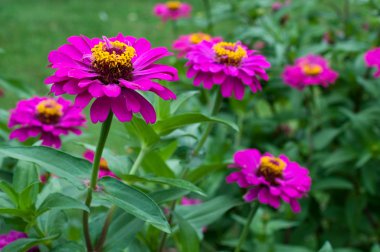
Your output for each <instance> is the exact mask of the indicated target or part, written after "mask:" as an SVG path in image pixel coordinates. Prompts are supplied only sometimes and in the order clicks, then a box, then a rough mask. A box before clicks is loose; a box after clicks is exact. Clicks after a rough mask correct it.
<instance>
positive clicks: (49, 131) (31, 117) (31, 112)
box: [8, 97, 86, 148]
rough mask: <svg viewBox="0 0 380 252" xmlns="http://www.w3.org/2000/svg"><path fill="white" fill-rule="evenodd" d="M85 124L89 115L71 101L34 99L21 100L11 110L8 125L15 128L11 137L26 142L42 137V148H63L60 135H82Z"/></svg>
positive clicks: (60, 98)
mask: <svg viewBox="0 0 380 252" xmlns="http://www.w3.org/2000/svg"><path fill="white" fill-rule="evenodd" d="M85 122H86V118H85V116H84V115H83V114H82V113H81V111H80V110H78V109H77V108H75V107H74V106H73V105H72V103H71V101H69V100H65V99H63V98H62V97H59V98H58V99H54V98H48V97H34V98H31V99H28V100H22V101H19V102H18V103H17V106H16V108H15V109H13V110H11V115H10V119H9V124H8V126H9V127H10V128H12V127H15V129H14V130H13V131H12V132H11V134H10V136H9V138H10V139H13V138H18V139H19V140H20V141H21V142H23V141H25V140H26V139H28V138H30V137H37V136H39V137H40V139H41V140H42V145H46V146H52V147H55V148H60V147H61V139H60V135H67V134H69V133H70V132H72V133H74V134H77V135H80V134H81V133H82V132H81V131H80V130H79V127H83V126H85Z"/></svg>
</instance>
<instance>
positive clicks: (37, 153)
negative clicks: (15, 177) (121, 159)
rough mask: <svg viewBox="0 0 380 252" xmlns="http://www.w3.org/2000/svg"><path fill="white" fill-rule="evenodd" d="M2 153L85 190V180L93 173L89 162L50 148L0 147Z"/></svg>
mask: <svg viewBox="0 0 380 252" xmlns="http://www.w3.org/2000/svg"><path fill="white" fill-rule="evenodd" d="M0 153H1V154H3V155H6V156H9V157H13V158H16V159H20V160H24V161H27V162H33V163H35V164H37V165H39V166H41V167H42V168H44V169H46V170H47V171H49V172H50V173H52V174H54V175H56V176H58V177H61V178H65V179H67V180H68V181H70V182H71V183H73V184H74V185H75V186H77V187H78V188H82V189H84V184H83V180H86V179H88V178H89V177H90V173H91V163H90V162H88V161H87V160H84V159H82V158H77V157H74V156H71V155H69V154H67V153H64V152H62V151H58V150H55V149H52V148H49V147H44V146H33V147H8V146H0Z"/></svg>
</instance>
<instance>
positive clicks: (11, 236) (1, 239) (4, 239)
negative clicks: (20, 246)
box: [0, 230, 40, 252]
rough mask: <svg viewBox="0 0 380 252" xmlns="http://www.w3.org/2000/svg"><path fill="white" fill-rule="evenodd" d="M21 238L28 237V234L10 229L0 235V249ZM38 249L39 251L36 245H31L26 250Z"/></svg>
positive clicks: (33, 250) (35, 250)
mask: <svg viewBox="0 0 380 252" xmlns="http://www.w3.org/2000/svg"><path fill="white" fill-rule="evenodd" d="M21 238H28V236H27V235H26V234H25V233H23V232H18V231H14V230H11V231H10V232H9V233H7V234H2V235H0V251H1V250H2V249H3V248H4V247H5V246H7V245H8V244H10V243H12V242H14V241H17V240H18V239H21ZM38 251H40V250H39V249H38V247H33V248H31V249H29V250H28V252H38Z"/></svg>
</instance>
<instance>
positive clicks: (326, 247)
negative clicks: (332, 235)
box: [318, 241, 334, 252]
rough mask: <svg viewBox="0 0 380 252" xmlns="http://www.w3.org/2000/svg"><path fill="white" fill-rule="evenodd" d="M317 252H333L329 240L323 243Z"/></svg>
mask: <svg viewBox="0 0 380 252" xmlns="http://www.w3.org/2000/svg"><path fill="white" fill-rule="evenodd" d="M318 252H334V250H333V248H332V246H331V244H330V242H328V241H326V242H325V244H324V245H323V246H322V248H321V249H320V250H319V251H318Z"/></svg>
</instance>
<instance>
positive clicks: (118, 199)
mask: <svg viewBox="0 0 380 252" xmlns="http://www.w3.org/2000/svg"><path fill="white" fill-rule="evenodd" d="M98 185H99V186H101V187H102V189H101V191H100V192H97V195H98V196H99V197H100V198H102V199H104V200H107V201H109V202H111V203H112V204H114V205H116V206H118V207H120V208H122V209H123V210H124V211H126V212H128V213H130V214H132V215H134V216H136V217H137V218H139V219H141V220H143V221H146V222H148V223H150V224H152V225H153V226H155V227H157V228H158V229H160V230H162V231H164V232H167V233H170V226H169V223H168V222H167V220H166V218H165V215H164V214H163V213H162V211H161V209H160V207H159V206H158V205H157V203H156V202H154V201H153V200H152V199H151V198H150V197H149V196H147V195H146V194H145V193H143V192H140V191H138V190H136V189H135V188H133V187H131V186H128V185H126V184H124V183H123V182H121V181H119V180H117V179H115V178H111V177H103V178H102V179H100V180H99V183H98Z"/></svg>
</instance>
